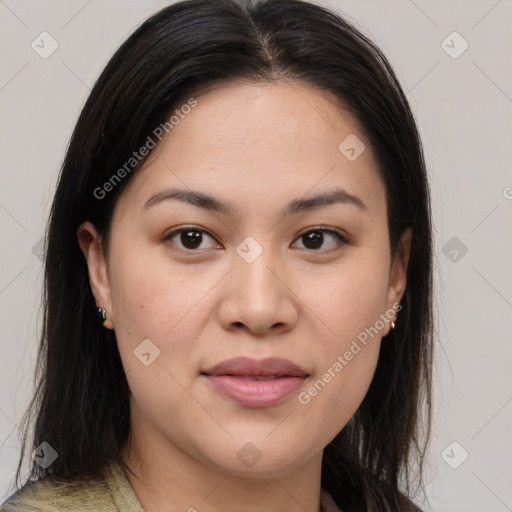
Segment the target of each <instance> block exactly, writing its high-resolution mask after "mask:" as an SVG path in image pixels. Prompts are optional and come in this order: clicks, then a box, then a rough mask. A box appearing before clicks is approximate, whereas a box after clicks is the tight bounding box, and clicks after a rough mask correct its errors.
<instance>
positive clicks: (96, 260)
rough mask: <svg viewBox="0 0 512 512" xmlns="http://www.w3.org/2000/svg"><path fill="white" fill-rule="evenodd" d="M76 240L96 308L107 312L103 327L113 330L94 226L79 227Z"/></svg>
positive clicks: (103, 271) (110, 302) (102, 256)
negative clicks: (84, 263)
mask: <svg viewBox="0 0 512 512" xmlns="http://www.w3.org/2000/svg"><path fill="white" fill-rule="evenodd" d="M77 238H78V244H79V245H80V249H81V250H82V252H83V254H84V256H85V260H86V262H87V267H88V269H89V283H90V285H91V290H92V294H93V295H94V298H95V299H96V306H97V307H101V308H105V310H106V311H107V313H106V315H107V319H106V320H105V322H104V324H103V325H104V326H105V327H106V328H108V329H113V328H114V322H113V320H112V319H113V311H112V299H111V293H110V285H109V282H108V273H107V263H106V261H105V256H104V254H103V250H102V248H101V243H100V236H99V234H98V232H97V230H96V228H95V227H94V225H93V224H92V223H91V222H89V221H87V222H84V223H83V224H81V225H80V226H79V228H78V230H77Z"/></svg>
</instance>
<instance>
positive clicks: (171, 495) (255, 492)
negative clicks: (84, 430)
mask: <svg viewBox="0 0 512 512" xmlns="http://www.w3.org/2000/svg"><path fill="white" fill-rule="evenodd" d="M121 452H122V456H123V459H124V461H125V462H126V464H127V465H128V466H129V467H130V468H131V469H132V470H133V471H134V472H135V473H136V475H137V476H134V475H132V474H131V473H130V472H127V476H128V480H129V482H130V485H131V486H132V487H133V489H134V491H135V493H136V494H137V497H138V499H139V501H140V503H141V505H142V507H143V508H144V510H145V511H146V512H164V511H165V512H178V511H179V512H183V511H188V512H226V511H239V510H243V511H244V512H260V511H261V510H265V511H267V512H291V511H297V510H300V511H304V512H321V507H320V476H321V462H322V453H321V452H320V453H319V454H315V455H314V456H313V457H312V458H311V459H310V460H307V461H305V462H303V463H302V464H301V465H300V466H298V467H296V468H294V469H292V470H290V471H288V472H284V473H282V472H281V473H278V472H277V471H276V472H274V473H273V472H271V471H264V472H260V473H251V474H250V475H245V474H239V473H236V472H234V471H227V470H223V469H222V468H218V467H216V466H214V465H212V464H211V463H209V462H205V461H200V460H198V458H199V457H198V458H195V457H193V456H192V455H190V454H189V453H187V452H185V451H183V450H182V449H180V448H179V447H178V446H176V445H175V444H173V443H171V442H170V441H168V440H164V439H162V438H161V437H160V439H159V438H158V435H156V434H155V433H153V434H152V435H148V432H147V429H146V430H145V432H144V435H143V436H142V435H138V430H137V428H135V426H134V424H133V423H132V428H131V432H130V439H129V441H128V442H127V443H126V445H125V446H124V447H123V449H122V450H121Z"/></svg>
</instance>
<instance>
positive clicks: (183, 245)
mask: <svg viewBox="0 0 512 512" xmlns="http://www.w3.org/2000/svg"><path fill="white" fill-rule="evenodd" d="M208 239H209V240H211V241H213V242H214V244H213V245H212V244H210V245H209V246H208V245H206V247H205V246H204V245H203V246H202V244H203V243H205V242H208ZM164 241H170V242H171V243H172V244H174V245H176V246H177V247H178V248H179V249H183V250H187V251H194V250H196V249H209V248H212V246H215V245H217V246H218V245H219V244H218V243H217V242H216V240H215V239H214V238H213V237H212V236H211V235H209V234H208V233H207V232H206V231H205V230H204V229H199V228H197V227H195V226H189V227H184V228H180V229H175V230H174V231H172V232H171V233H169V234H168V235H166V236H165V238H164Z"/></svg>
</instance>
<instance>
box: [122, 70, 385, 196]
mask: <svg viewBox="0 0 512 512" xmlns="http://www.w3.org/2000/svg"><path fill="white" fill-rule="evenodd" d="M188 99H189V98H186V97H185V98H184V99H183V100H182V102H183V103H179V104H177V105H176V106H175V107H174V109H173V112H171V113H170V114H169V116H168V117H170V115H172V114H173V113H176V111H178V113H180V112H181V115H179V116H175V117H174V121H175V122H174V124H173V127H172V129H171V130H170V131H169V133H168V134H167V135H165V136H164V137H163V139H162V141H161V142H160V143H159V144H158V145H157V147H156V148H155V149H154V150H153V152H152V153H151V154H150V155H149V157H148V159H147V161H146V162H145V164H144V166H143V167H142V169H140V170H139V171H138V172H137V173H136V175H135V176H134V177H133V179H132V180H131V183H130V184H129V187H128V189H130V190H128V191H127V193H129V194H130V195H132V196H133V197H132V199H134V200H135V201H136V202H138V203H140V202H142V201H144V200H146V199H147V197H148V195H150V194H152V193H154V192H155V191H158V189H159V188H163V187H165V186H170V185H175V184H179V185H180V186H181V187H183V186H185V187H187V186H189V187H193V188H195V189H197V188H198V187H200V188H202V189H203V190H208V191H210V192H211V191H217V192H218V193H219V194H221V195H222V194H223V195H224V197H226V194H229V195H230V196H231V197H232V198H234V199H236V198H240V200H242V201H244V202H246V203H247V204H249V203H250V198H251V197H255V198H256V197H257V196H258V194H261V193H263V194H265V195H266V196H267V197H268V196H269V193H270V191H273V192H274V193H277V191H282V192H285V193H287V192H289V193H290V194H293V195H294V197H295V196H297V195H300V196H303V195H305V194H307V192H308V190H310V189H313V188H315V187H317V186H319V187H323V188H325V187H328V186H330V185H341V186H344V187H345V188H347V189H353V190H357V191H358V193H359V194H361V195H364V196H366V198H367V199H368V200H369V201H370V202H371V201H372V199H373V200H374V199H378V197H377V195H379V194H380V195H382V192H383V184H382V182H381V179H380V176H379V173H378V171H377V166H376V163H375V161H374V158H373V155H372V151H371V148H370V147H369V144H368V142H367V141H366V139H365V137H364V135H363V133H362V130H361V129H360V125H359V123H358V121H357V119H355V118H354V117H353V116H352V115H351V114H349V113H348V112H347V111H346V110H343V109H342V108H340V105H341V102H339V101H337V100H336V99H335V98H334V97H333V96H332V95H331V94H329V93H326V92H324V91H320V90H319V89H317V88H314V87H311V86H309V85H307V84H304V83H303V82H291V81H283V80H281V81H278V82H273V83H252V84H251V83H232V84H224V85H221V86H217V87H215V88H213V89H212V90H209V91H207V92H206V93H203V94H199V95H197V96H194V99H195V101H197V104H196V106H194V107H193V108H192V109H188V108H187V109H184V110H183V111H180V105H184V104H186V103H187V101H188ZM184 112H187V113H186V114H185V113H184ZM354 137H355V139H354ZM347 138H348V140H349V141H352V140H355V141H356V144H357V143H360V144H361V147H364V151H363V152H362V153H361V154H360V156H359V157H358V158H357V159H355V160H350V159H348V158H347V157H346V156H345V154H344V153H343V152H342V151H340V144H342V143H343V141H345V140H347ZM357 141H359V142H357ZM363 144H364V146H362V145H363ZM342 146H343V145H342ZM359 149H360V148H359ZM349 191H350V190H349ZM281 196H282V194H280V193H278V194H277V196H276V199H277V198H278V197H281ZM259 200H260V201H261V197H259Z"/></svg>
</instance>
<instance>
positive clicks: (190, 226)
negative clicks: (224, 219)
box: [162, 224, 222, 252]
mask: <svg viewBox="0 0 512 512" xmlns="http://www.w3.org/2000/svg"><path fill="white" fill-rule="evenodd" d="M187 230H195V231H199V232H201V233H203V234H206V235H208V236H209V237H210V238H212V239H213V240H214V241H215V243H217V244H218V245H222V244H221V243H220V242H219V241H218V240H217V238H216V237H215V236H214V235H212V233H210V232H209V231H208V230H207V229H205V228H203V227H201V226H196V225H194V224H186V225H184V226H179V227H176V228H173V229H172V230H171V231H169V232H168V233H166V234H165V235H164V236H163V238H162V241H163V242H166V241H169V240H170V239H171V238H173V237H174V236H176V235H177V234H178V233H181V232H182V231H187ZM178 249H181V247H178ZM182 250H184V251H187V252H200V251H199V250H196V251H193V250H191V249H182Z"/></svg>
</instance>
